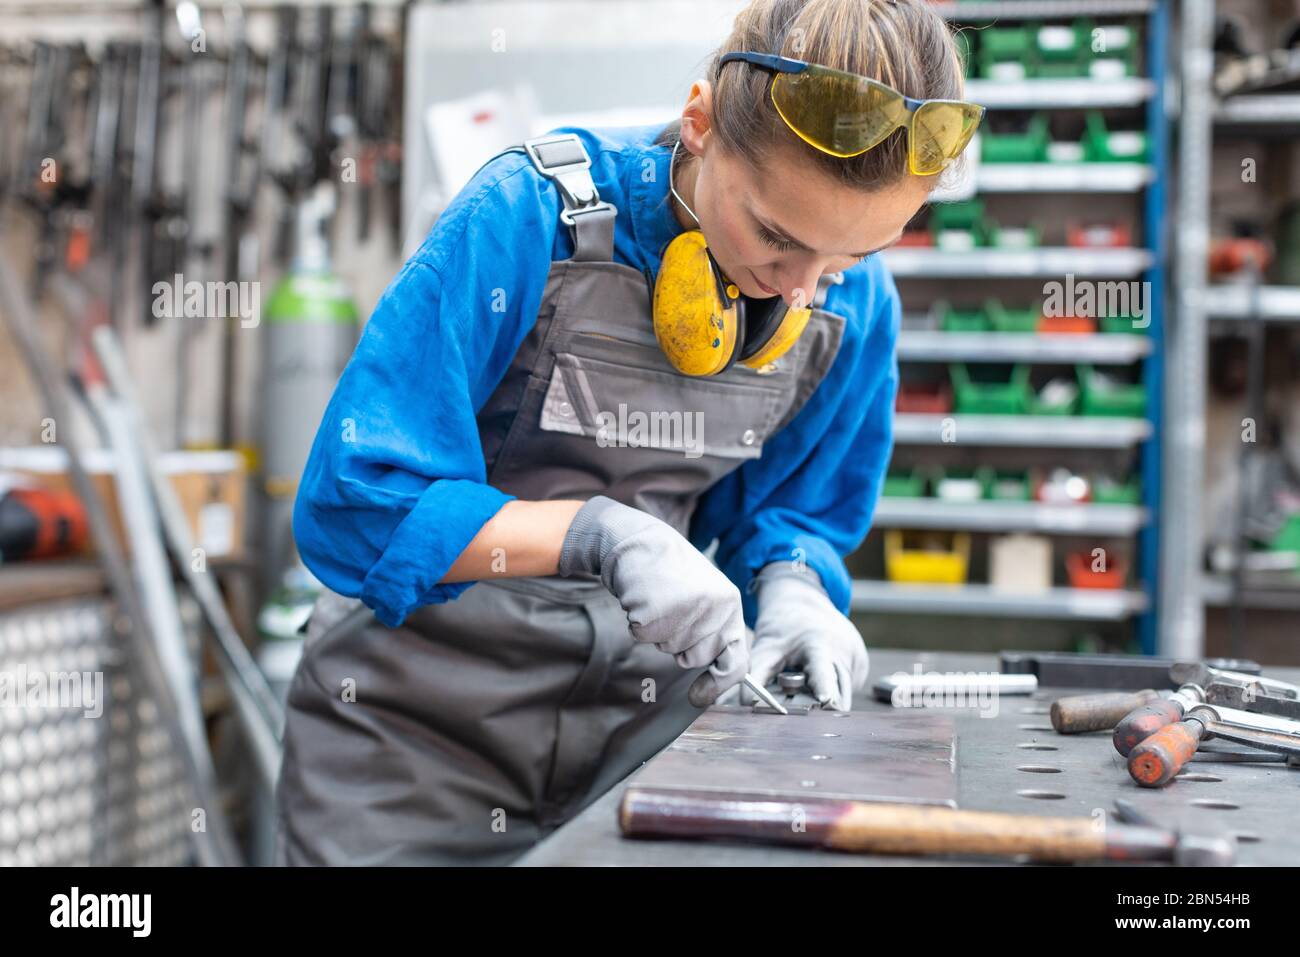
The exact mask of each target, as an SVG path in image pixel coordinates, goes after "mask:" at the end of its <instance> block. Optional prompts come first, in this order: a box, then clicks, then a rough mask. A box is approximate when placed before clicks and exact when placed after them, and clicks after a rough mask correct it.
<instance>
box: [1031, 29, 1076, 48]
mask: <svg viewBox="0 0 1300 957" xmlns="http://www.w3.org/2000/svg"><path fill="white" fill-rule="evenodd" d="M1074 45H1075V36H1074V29H1073V28H1072V27H1043V28H1042V29H1040V30H1039V31H1038V49H1040V50H1072V49H1074Z"/></svg>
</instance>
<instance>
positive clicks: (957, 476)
mask: <svg viewBox="0 0 1300 957" xmlns="http://www.w3.org/2000/svg"><path fill="white" fill-rule="evenodd" d="M992 480H993V470H992V469H990V468H989V467H988V466H986V465H981V466H980V467H979V468H974V469H958V468H947V469H944V468H941V469H936V470H935V474H934V496H935V497H936V498H940V499H943V500H944V501H950V502H977V501H981V500H983V499H986V498H988V495H989V483H990V482H992ZM944 483H949V485H948V486H947V487H945V484H944ZM952 483H960V485H961V488H960V490H957V489H954V488H953V487H952ZM945 493H946V494H945Z"/></svg>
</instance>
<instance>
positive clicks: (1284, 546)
mask: <svg viewBox="0 0 1300 957" xmlns="http://www.w3.org/2000/svg"><path fill="white" fill-rule="evenodd" d="M1268 548H1269V551H1272V552H1300V512H1296V513H1294V514H1292V515H1289V516H1287V519H1286V521H1285V522H1283V523H1282V527H1281V528H1280V529H1278V532H1277V534H1276V535H1275V536H1273V541H1271V542H1269V545H1268Z"/></svg>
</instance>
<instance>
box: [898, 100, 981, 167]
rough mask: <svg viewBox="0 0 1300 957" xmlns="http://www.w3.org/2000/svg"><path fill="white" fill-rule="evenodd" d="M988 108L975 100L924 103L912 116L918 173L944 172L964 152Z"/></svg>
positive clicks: (913, 157) (913, 152) (913, 151)
mask: <svg viewBox="0 0 1300 957" xmlns="http://www.w3.org/2000/svg"><path fill="white" fill-rule="evenodd" d="M983 113H984V111H983V110H982V109H981V108H980V107H978V106H976V105H974V104H973V103H945V102H940V101H933V102H929V103H923V104H921V106H919V107H918V108H917V110H916V115H915V116H913V117H912V143H911V147H910V150H911V165H912V172H913V173H916V174H917V175H918V176H929V175H933V174H934V173H938V172H940V171H941V170H942V169H943V168H944V167H945V166H947V165H948V163H949V162H950V161H952V160H954V159H956V158H957V157H958V156H959V155H961V151H962V150H964V149H965V148H966V144H967V143H969V142H970V139H971V137H972V136H974V135H975V130H976V128H977V127H978V126H979V122H980V117H981V116H982V115H983Z"/></svg>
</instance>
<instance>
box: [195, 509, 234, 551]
mask: <svg viewBox="0 0 1300 957" xmlns="http://www.w3.org/2000/svg"><path fill="white" fill-rule="evenodd" d="M198 539H199V546H200V547H201V548H202V549H203V550H204V551H205V552H207V553H208V555H229V554H230V553H231V552H232V551H233V550H234V548H235V510H234V509H233V508H231V507H230V506H229V505H227V504H226V503H225V502H209V503H208V504H207V505H204V506H203V507H202V508H201V509H199V534H198Z"/></svg>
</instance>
